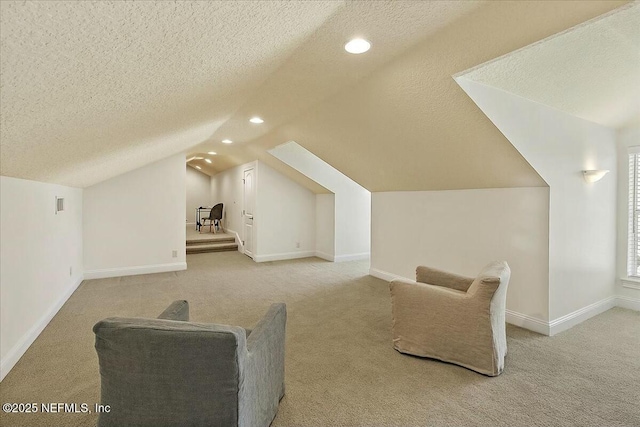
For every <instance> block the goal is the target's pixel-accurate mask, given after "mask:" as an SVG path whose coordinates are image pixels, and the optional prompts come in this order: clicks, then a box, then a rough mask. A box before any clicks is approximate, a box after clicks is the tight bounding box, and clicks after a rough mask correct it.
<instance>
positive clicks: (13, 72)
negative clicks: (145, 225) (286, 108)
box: [0, 1, 342, 187]
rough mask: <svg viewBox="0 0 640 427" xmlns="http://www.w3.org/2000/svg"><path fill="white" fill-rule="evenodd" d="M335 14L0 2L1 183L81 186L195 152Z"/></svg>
mask: <svg viewBox="0 0 640 427" xmlns="http://www.w3.org/2000/svg"><path fill="white" fill-rule="evenodd" d="M341 5H342V3H341V2H328V1H317V2H285V1H282V2H276V1H269V2H251V3H245V2H234V1H226V2H164V1H158V2H151V1H144V2H120V1H112V2H111V1H92V2H88V1H87V2H54V1H39V2H23V1H20V2H5V1H3V2H0V37H1V42H0V43H1V44H0V67H1V69H0V71H1V87H2V103H1V121H0V129H1V131H2V135H1V137H2V141H1V143H2V146H1V148H2V150H1V153H0V154H1V157H0V163H1V170H0V173H1V174H2V175H9V176H16V177H20V178H27V179H34V180H39V181H51V182H57V183H61V184H67V185H73V186H80V187H83V186H87V185H91V184H93V183H96V182H99V181H101V180H104V179H106V178H109V177H111V176H115V175H118V174H120V173H122V172H125V171H127V170H131V169H134V168H136V167H139V166H142V165H144V164H147V163H150V162H152V161H155V160H158V159H161V158H163V157H167V156H169V155H172V154H175V153H178V152H180V151H183V150H184V149H186V148H188V147H190V146H193V145H194V144H197V143H198V142H201V141H204V140H206V139H207V138H208V137H210V136H211V135H212V134H213V132H214V131H215V130H216V129H217V128H218V126H220V125H221V124H223V123H224V122H225V121H226V120H227V118H228V117H229V116H230V115H232V114H233V113H234V112H235V111H236V110H237V109H238V108H239V107H240V106H241V105H242V103H243V102H244V101H245V100H246V99H247V98H248V97H249V96H250V95H251V94H252V93H253V91H254V90H255V89H256V88H257V87H259V86H260V85H261V84H262V83H263V81H264V80H265V79H266V78H267V77H268V76H269V75H270V74H271V73H273V72H274V71H276V70H277V69H278V67H279V66H280V65H281V64H282V62H283V61H284V60H285V59H286V58H288V57H289V56H290V55H291V54H292V53H293V52H294V50H295V49H296V48H297V47H298V46H299V45H300V44H301V43H303V42H304V41H305V40H306V39H307V38H308V37H310V36H311V35H312V34H313V33H314V32H315V31H316V30H317V28H318V27H319V26H320V25H322V24H323V22H324V21H325V19H326V18H327V17H328V16H330V15H331V14H332V13H333V12H335V10H336V9H337V8H339V7H341Z"/></svg>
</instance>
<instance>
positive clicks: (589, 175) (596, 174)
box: [582, 169, 609, 182]
mask: <svg viewBox="0 0 640 427" xmlns="http://www.w3.org/2000/svg"><path fill="white" fill-rule="evenodd" d="M608 173H609V171H608V170H606V169H596V170H588V171H582V176H583V177H584V180H585V181H587V182H596V181H600V180H601V179H602V177H603V176H605V175H606V174H608Z"/></svg>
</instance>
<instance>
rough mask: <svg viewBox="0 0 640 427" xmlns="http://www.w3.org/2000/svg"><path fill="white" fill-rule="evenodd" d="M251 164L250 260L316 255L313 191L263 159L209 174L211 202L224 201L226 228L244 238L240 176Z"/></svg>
mask: <svg viewBox="0 0 640 427" xmlns="http://www.w3.org/2000/svg"><path fill="white" fill-rule="evenodd" d="M250 167H253V168H254V171H255V185H256V200H255V209H254V223H253V228H254V242H255V247H254V252H253V259H254V260H255V261H256V262H262V261H273V260H279V259H293V258H301V257H308V256H313V255H315V245H316V235H315V233H316V231H315V230H316V221H315V218H316V198H315V194H313V193H312V192H310V191H309V190H307V189H306V188H304V187H302V186H300V185H299V184H297V183H295V182H293V181H291V180H290V179H289V178H287V177H285V176H284V175H282V174H281V173H279V172H277V171H276V170H274V169H272V168H271V167H269V166H267V165H266V164H264V163H262V162H258V161H256V162H251V163H247V164H244V165H240V166H236V167H235V168H232V169H228V170H226V171H224V172H221V173H219V174H216V175H214V176H213V177H211V198H212V200H213V203H224V210H225V217H226V219H225V228H226V229H227V230H228V231H230V232H235V233H238V236H239V237H240V239H244V238H245V237H244V236H243V232H244V231H243V218H242V209H243V190H244V187H243V183H242V179H243V177H244V170H245V169H248V168H250ZM298 243H299V245H300V247H297V245H298ZM240 250H241V251H242V250H243V248H242V246H241V245H240Z"/></svg>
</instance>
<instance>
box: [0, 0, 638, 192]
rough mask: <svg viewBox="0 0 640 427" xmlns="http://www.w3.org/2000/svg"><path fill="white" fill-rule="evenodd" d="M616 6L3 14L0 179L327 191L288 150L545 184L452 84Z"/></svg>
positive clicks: (2, 8)
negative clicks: (182, 180) (359, 51)
mask: <svg viewBox="0 0 640 427" xmlns="http://www.w3.org/2000/svg"><path fill="white" fill-rule="evenodd" d="M625 3H626V2H624V1H573V2H491V1H488V2H476V1H469V2H460V1H424V2H416V1H394V2H389V1H365V2H330V1H316V2H273V1H270V2H258V1H255V2H235V1H222V2H175V3H174V2H115V1H114V2H61V3H57V2H56V3H53V2H0V36H1V42H0V67H1V76H0V84H1V88H2V91H1V93H0V95H1V103H0V114H1V117H0V132H1V138H0V144H1V147H0V148H1V150H0V173H1V174H2V175H8V176H15V177H19V178H26V179H33V180H38V181H46V182H56V183H60V184H65V185H72V186H79V187H84V186H88V185H92V184H94V183H97V182H100V181H102V180H104V179H107V178H109V177H112V176H116V175H118V174H120V173H123V172H126V171H128V170H132V169H134V168H137V167H140V166H143V165H145V164H148V163H151V162H153V161H156V160H159V159H161V158H164V157H166V156H169V155H173V154H175V153H179V152H183V153H185V158H186V157H190V156H191V155H194V154H197V153H206V152H207V151H211V150H213V151H216V152H217V153H218V155H217V156H214V157H212V159H213V164H212V165H211V167H209V168H208V169H207V172H208V173H210V174H215V173H216V172H219V171H221V170H225V169H227V168H229V167H232V166H234V165H237V164H241V163H244V162H247V161H252V160H255V159H260V160H262V161H265V162H267V163H268V164H270V165H271V166H273V167H275V168H276V169H278V170H280V171H281V172H283V173H285V174H287V175H288V176H290V177H292V178H293V179H295V180H297V181H298V182H300V183H301V184H303V185H305V186H307V187H308V188H310V189H311V190H313V191H316V192H323V191H326V190H324V189H323V188H321V187H319V186H317V184H314V183H313V182H311V181H310V180H308V179H306V178H304V177H303V176H301V175H300V174H298V173H297V172H295V171H294V170H293V169H291V168H289V167H288V166H286V165H284V164H282V163H281V162H279V161H278V160H277V159H275V158H273V157H272V156H270V155H269V154H268V153H267V150H268V149H269V148H272V147H274V146H276V145H278V144H281V143H283V142H286V141H289V140H296V141H297V142H298V143H299V144H300V145H302V146H303V147H305V148H306V149H308V150H309V151H311V152H313V153H314V154H316V155H318V156H319V157H321V158H322V159H323V160H325V161H327V162H328V163H330V164H331V165H332V166H334V167H336V168H337V169H339V170H340V171H341V172H343V173H345V174H346V175H348V176H350V177H351V178H352V179H354V180H355V181H357V182H359V183H360V184H361V185H363V186H364V187H366V188H368V189H369V190H371V191H390V190H432V189H433V190H437V189H447V188H449V189H452V188H484V187H512V186H537V185H545V184H544V182H543V181H542V180H541V179H540V177H539V176H538V175H537V174H536V173H535V171H534V170H533V169H532V168H531V166H530V165H528V163H527V162H526V161H525V160H524V159H523V158H522V157H521V156H520V155H519V154H518V152H517V151H516V150H515V149H514V148H513V147H512V146H511V144H510V143H509V142H508V141H507V140H506V139H505V138H504V136H502V135H501V134H500V132H499V131H498V130H497V129H495V127H494V126H493V125H492V124H491V123H490V122H489V121H488V120H487V119H486V117H485V116H484V115H483V114H482V112H481V111H479V110H478V109H477V108H476V107H475V105H474V104H473V102H472V101H471V100H470V99H468V97H466V95H465V94H464V92H463V91H461V90H460V88H459V87H458V86H457V85H456V84H455V82H454V81H453V79H452V78H451V76H452V75H453V74H456V73H458V72H460V71H462V70H465V69H468V68H470V67H472V66H474V65H476V64H480V63H484V62H486V61H488V60H490V59H492V58H496V57H499V56H501V55H504V54H506V53H508V52H511V51H513V50H515V49H518V48H522V47H523V46H526V45H528V44H531V43H533V42H536V41H538V40H541V39H543V38H546V37H549V36H550V35H552V34H555V33H557V32H559V31H563V30H566V29H567V28H570V27H571V26H573V25H576V24H580V23H581V22H584V21H586V20H588V19H591V18H594V17H596V16H598V15H600V14H603V13H606V12H608V11H610V10H612V9H613V8H615V7H618V6H620V5H623V4H625ZM523 22H526V25H523ZM354 36H364V37H366V38H368V39H369V40H371V42H372V49H371V51H370V52H369V53H367V54H364V55H358V56H354V55H349V54H347V53H346V52H344V50H343V48H342V46H343V45H344V43H345V42H346V41H347V40H348V39H350V38H351V37H354ZM252 115H260V116H262V117H263V118H264V119H265V123H264V124H263V125H253V124H250V123H249V122H248V118H249V117H251V116H252ZM225 138H230V139H232V140H234V141H235V142H234V144H231V145H224V144H221V142H220V141H221V140H222V139H225ZM204 169H205V168H203V170H204Z"/></svg>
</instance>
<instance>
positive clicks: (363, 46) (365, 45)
mask: <svg viewBox="0 0 640 427" xmlns="http://www.w3.org/2000/svg"><path fill="white" fill-rule="evenodd" d="M370 48H371V43H369V42H368V41H366V40H365V39H353V40H350V41H349V42H348V43H347V44H345V45H344V50H346V51H347V52H349V53H355V54H358V53H365V52H366V51H368V50H369V49H370Z"/></svg>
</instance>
